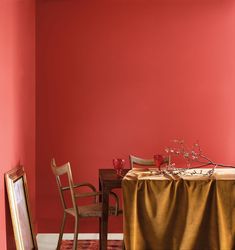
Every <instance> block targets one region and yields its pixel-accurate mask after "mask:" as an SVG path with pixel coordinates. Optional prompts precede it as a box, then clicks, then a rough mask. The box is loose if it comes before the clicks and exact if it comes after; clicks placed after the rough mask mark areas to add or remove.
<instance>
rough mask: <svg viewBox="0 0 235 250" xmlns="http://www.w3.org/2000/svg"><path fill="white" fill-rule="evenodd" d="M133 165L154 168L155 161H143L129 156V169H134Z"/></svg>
mask: <svg viewBox="0 0 235 250" xmlns="http://www.w3.org/2000/svg"><path fill="white" fill-rule="evenodd" d="M134 165H138V166H155V161H154V159H143V158H139V157H137V156H134V155H130V166H131V168H133V167H134Z"/></svg>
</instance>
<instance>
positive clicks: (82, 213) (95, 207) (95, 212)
mask: <svg viewBox="0 0 235 250" xmlns="http://www.w3.org/2000/svg"><path fill="white" fill-rule="evenodd" d="M77 208H78V216H79V217H82V218H84V217H102V203H94V204H90V205H84V206H77ZM65 212H66V213H68V214H71V215H73V216H76V211H75V209H74V208H67V209H65ZM115 212H116V209H115V207H114V206H110V207H109V215H115Z"/></svg>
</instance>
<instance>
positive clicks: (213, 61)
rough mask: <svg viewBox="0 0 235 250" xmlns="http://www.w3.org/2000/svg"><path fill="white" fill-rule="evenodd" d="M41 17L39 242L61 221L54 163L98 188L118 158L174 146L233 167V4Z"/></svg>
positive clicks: (101, 4) (77, 5)
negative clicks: (196, 148)
mask: <svg viewBox="0 0 235 250" xmlns="http://www.w3.org/2000/svg"><path fill="white" fill-rule="evenodd" d="M37 15H38V26H37V32H38V33H37V34H38V37H37V63H38V64H37V70H38V74H37V111H36V114H37V132H36V133H37V150H36V152H37V190H38V192H37V198H38V204H37V208H38V210H37V213H38V222H39V231H40V232H58V230H59V225H60V221H61V218H62V217H61V216H62V213H61V212H62V210H61V208H60V201H59V197H58V194H57V190H56V183H55V180H54V177H53V176H52V173H51V170H50V159H51V158H52V157H53V156H54V157H55V158H56V159H57V162H58V163H64V162H66V161H70V162H71V163H72V167H73V173H74V179H75V180H76V181H82V180H87V181H90V182H92V183H94V184H95V185H96V186H97V185H98V176H97V174H98V169H99V168H108V167H111V166H112V165H111V162H112V158H114V157H123V158H125V159H126V160H128V155H129V154H136V155H139V156H142V157H151V156H152V155H153V154H154V153H156V152H162V150H163V149H164V147H165V146H167V145H168V144H169V140H170V139H175V138H184V139H185V140H186V141H187V142H188V143H189V144H190V143H192V142H194V141H195V140H197V139H198V140H199V142H200V144H201V147H202V149H203V150H204V151H205V153H206V154H207V155H208V156H209V157H211V158H212V159H213V160H215V161H219V162H223V163H227V164H229V163H230V164H235V150H234V148H235V129H234V127H235V114H234V109H235V98H234V92H235V84H234V82H235V28H234V27H235V3H234V1H230V0H227V1H226V0H225V1H217V0H215V1H210V0H205V1H200V0H191V1H181V0H174V1H173V0H172V1H171V0H168V1H160V0H159V1H132V0H129V1H115V0H113V1H94V0H90V1H77V0H66V1H65V0H64V1H63V0H60V1H59V0H58V1H46V0H44V1H43V0H41V1H39V2H38V13H37ZM115 223H117V224H116V226H112V227H111V228H110V231H112V232H119V231H121V218H118V219H113V223H112V224H115ZM72 229H73V228H72V226H71V225H70V227H69V230H72ZM97 230H98V227H96V228H95V229H93V224H92V226H91V224H89V223H87V221H85V223H84V222H83V224H82V227H81V231H83V232H91V231H97Z"/></svg>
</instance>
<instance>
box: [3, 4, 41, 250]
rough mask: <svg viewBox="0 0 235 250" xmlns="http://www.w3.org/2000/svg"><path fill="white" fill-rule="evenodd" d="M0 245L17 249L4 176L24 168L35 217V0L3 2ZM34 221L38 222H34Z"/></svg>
mask: <svg viewBox="0 0 235 250" xmlns="http://www.w3.org/2000/svg"><path fill="white" fill-rule="evenodd" d="M0 55H1V56H0V215H1V218H0V242H1V249H4V250H5V249H15V246H14V244H13V242H14V240H13V233H12V228H11V218H10V213H9V207H8V204H7V197H6V190H5V186H4V173H5V172H7V171H8V170H10V169H12V168H14V167H16V166H18V165H19V164H22V165H24V167H25V170H26V174H27V179H28V185H29V195H30V203H31V207H32V212H33V217H34V218H35V195H36V190H35V1H34V0H21V1H18V0H11V1H7V0H2V1H0ZM34 222H35V221H34Z"/></svg>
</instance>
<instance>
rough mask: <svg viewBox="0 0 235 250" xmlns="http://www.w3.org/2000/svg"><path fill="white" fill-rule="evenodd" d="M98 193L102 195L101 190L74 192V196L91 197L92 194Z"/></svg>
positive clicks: (96, 194)
mask: <svg viewBox="0 0 235 250" xmlns="http://www.w3.org/2000/svg"><path fill="white" fill-rule="evenodd" d="M98 195H102V193H101V192H89V193H76V194H75V197H76V198H79V197H92V196H98Z"/></svg>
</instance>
